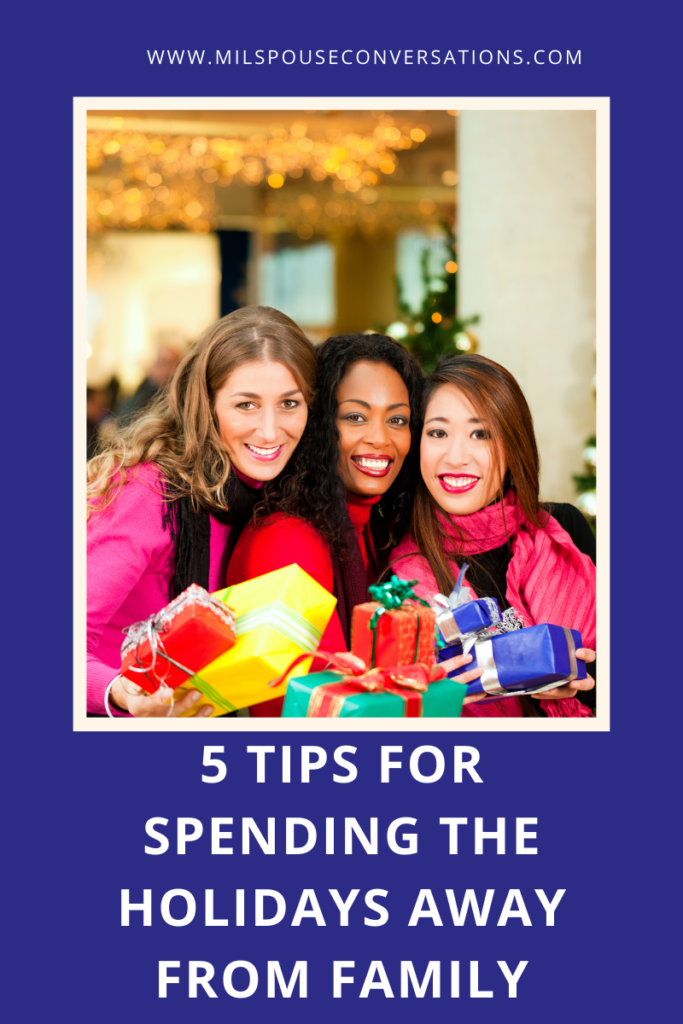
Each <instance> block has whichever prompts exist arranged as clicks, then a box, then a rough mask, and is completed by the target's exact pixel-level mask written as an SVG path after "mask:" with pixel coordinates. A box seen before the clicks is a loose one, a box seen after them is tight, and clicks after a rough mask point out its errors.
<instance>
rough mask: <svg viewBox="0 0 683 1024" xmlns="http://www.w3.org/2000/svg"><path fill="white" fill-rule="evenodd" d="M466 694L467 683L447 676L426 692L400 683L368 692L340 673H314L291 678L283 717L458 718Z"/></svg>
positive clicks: (430, 686) (433, 684)
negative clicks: (399, 684) (404, 686)
mask: <svg viewBox="0 0 683 1024" xmlns="http://www.w3.org/2000/svg"><path fill="white" fill-rule="evenodd" d="M397 691H400V692H397ZM466 694H467V686H466V685H465V684H464V683H458V682H456V681H455V680H454V679H448V678H446V679H439V680H438V681H437V682H434V683H430V684H429V686H428V688H427V689H425V690H424V692H420V691H417V690H414V689H409V688H403V687H401V686H394V687H391V688H387V689H376V690H373V691H369V690H367V689H363V688H362V685H361V684H359V683H357V682H354V681H353V679H352V677H349V676H345V675H343V674H342V673H341V672H333V671H326V672H313V673H312V674H311V675H307V676H299V677H297V678H295V679H290V680H289V683H288V684H287V693H286V694H285V704H284V707H283V709H282V717H283V718H420V717H423V718H459V717H460V714H461V712H462V703H463V700H464V699H465V696H466Z"/></svg>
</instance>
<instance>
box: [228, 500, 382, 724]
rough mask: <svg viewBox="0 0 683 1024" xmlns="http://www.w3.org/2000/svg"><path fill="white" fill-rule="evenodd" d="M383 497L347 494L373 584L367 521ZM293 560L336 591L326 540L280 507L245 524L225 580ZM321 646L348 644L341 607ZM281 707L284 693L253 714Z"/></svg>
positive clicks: (260, 572) (273, 713) (338, 647)
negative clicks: (256, 522)
mask: <svg viewBox="0 0 683 1024" xmlns="http://www.w3.org/2000/svg"><path fill="white" fill-rule="evenodd" d="M379 499H380V495H373V496H372V497H367V498H366V497H362V496H361V495H358V494H350V493H348V492H347V495H346V507H347V509H348V511H349V518H350V520H351V523H352V525H353V528H354V530H355V533H356V537H357V538H358V544H359V547H360V550H361V554H362V556H363V563H364V565H365V570H366V573H367V578H368V584H371V583H374V582H375V580H376V578H377V570H376V567H375V557H374V551H373V549H372V539H371V537H370V531H369V530H368V529H366V527H367V526H368V523H369V521H370V512H371V511H372V506H373V505H375V504H376V503H377V502H378V501H379ZM293 562H296V564H297V565H298V566H300V567H301V568H302V569H304V570H305V571H306V572H307V573H308V574H309V576H312V577H313V579H314V580H317V581H318V583H320V585H321V586H323V587H324V588H325V590H329V592H330V593H333V591H334V580H333V576H332V559H331V557H330V549H329V547H328V545H327V541H325V540H324V539H323V537H322V536H321V535H320V534H319V533H318V531H317V530H316V529H315V527H313V526H311V524H310V523H307V522H305V521H304V520H303V519H298V518H296V517H295V516H288V515H285V514H284V513H281V512H278V513H276V514H275V515H273V516H270V518H269V519H268V520H267V521H266V522H265V523H263V524H262V525H259V526H254V525H253V523H249V525H248V526H246V527H245V528H244V530H243V531H242V534H241V536H240V538H239V540H238V541H237V544H236V545H235V550H234V552H233V554H232V558H231V559H230V565H229V566H228V576H227V581H226V585H227V586H229V587H231V586H234V584H235V583H242V582H244V580H251V579H254V577H255V576H263V575H264V573H267V572H273V571H274V570H275V569H282V568H283V567H284V566H286V565H291V564H292V563H293ZM320 646H321V647H323V648H324V649H325V650H328V651H345V650H346V641H345V640H344V634H343V633H342V628H341V624H340V622H339V616H338V615H337V613H336V611H335V612H334V613H333V615H332V618H331V619H330V622H329V624H328V626H327V629H326V630H325V633H324V634H323V638H322V641H321V644H320ZM281 708H282V698H281V697H280V698H278V699H277V700H272V701H270V700H269V701H265V702H264V703H263V704H256V705H255V706H254V707H252V708H251V709H250V714H251V716H252V717H273V716H277V715H279V714H280V710H281Z"/></svg>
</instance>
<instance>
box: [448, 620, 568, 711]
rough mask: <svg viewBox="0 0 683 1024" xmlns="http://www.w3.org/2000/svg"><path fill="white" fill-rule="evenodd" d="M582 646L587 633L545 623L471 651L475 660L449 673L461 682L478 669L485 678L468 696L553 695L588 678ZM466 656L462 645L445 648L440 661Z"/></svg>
mask: <svg viewBox="0 0 683 1024" xmlns="http://www.w3.org/2000/svg"><path fill="white" fill-rule="evenodd" d="M578 647H581V634H580V633H579V631H578V630H576V629H567V628H566V627H564V626H553V625H550V624H548V623H545V624H543V625H540V626H529V627H528V628H527V629H516V630H513V631H512V632H510V633H498V634H494V635H493V636H490V637H488V638H487V639H482V640H480V641H479V642H477V643H475V644H474V645H473V646H472V647H470V648H469V652H468V653H469V654H471V655H472V661H471V662H469V664H467V665H463V666H462V668H458V669H455V670H454V671H453V672H449V676H450V677H451V678H457V676H459V675H460V674H461V673H463V672H469V671H471V670H472V669H473V668H483V670H484V671H483V674H482V675H481V676H480V677H479V679H475V680H474V682H472V683H470V684H469V686H468V688H467V693H468V695H469V694H474V693H487V694H489V695H490V697H492V698H495V699H500V698H501V697H515V696H516V697H519V696H522V695H523V694H526V693H538V692H539V691H540V690H544V689H545V690H549V689H552V688H553V687H554V686H557V685H558V684H561V683H562V682H564V681H567V680H569V679H585V678H586V665H585V662H583V661H579V660H578V659H577V657H576V650H577V648H578ZM457 654H462V646H461V645H460V644H452V645H451V646H450V647H444V648H442V650H440V651H439V653H438V658H439V661H446V660H447V659H448V658H453V657H455V655H457Z"/></svg>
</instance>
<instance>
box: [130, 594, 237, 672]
mask: <svg viewBox="0 0 683 1024" xmlns="http://www.w3.org/2000/svg"><path fill="white" fill-rule="evenodd" d="M188 604H200V605H203V606H204V607H206V608H210V609H211V610H212V611H213V612H214V613H216V614H217V616H218V618H219V619H220V620H221V621H222V622H223V623H224V624H225V625H232V626H233V629H234V626H235V616H234V613H233V611H232V609H231V608H228V606H227V605H225V604H223V603H222V602H221V601H218V600H216V598H215V597H212V596H211V594H209V593H208V591H206V590H204V588H203V587H200V586H198V584H196V583H192V584H191V585H190V586H189V587H188V588H187V590H184V591H183V592H182V594H179V595H178V597H176V598H175V599H174V600H173V601H171V603H170V604H169V605H167V606H166V607H165V608H162V610H161V611H160V612H158V613H157V614H156V615H151V616H150V617H149V618H148V619H145V620H144V621H142V622H134V623H133V625H132V626H127V627H126V628H125V629H124V630H123V632H124V633H125V634H126V639H125V640H124V641H123V644H122V646H121V657H122V658H123V657H124V655H126V654H129V653H130V652H131V650H134V657H135V659H136V661H137V663H138V664H137V666H136V665H131V666H130V667H129V668H128V669H127V670H126V671H128V672H137V673H141V674H142V675H147V673H148V672H149V673H151V674H152V675H153V676H154V677H155V678H156V679H157V680H158V681H159V683H160V684H163V683H165V682H166V678H167V676H168V673H169V671H170V667H171V665H173V666H174V667H175V668H177V669H180V671H181V672H184V673H185V674H186V675H187V677H188V678H192V676H194V675H195V672H194V671H193V670H192V669H189V668H187V666H186V665H181V663H180V662H179V661H176V660H175V658H172V657H171V656H170V654H168V652H167V651H166V650H165V648H164V642H163V640H162V639H161V634H162V633H168V631H169V629H170V628H171V623H172V620H173V619H174V618H175V616H176V615H178V614H179V613H180V612H181V611H182V610H183V609H184V608H185V607H186V606H187V605H188ZM145 640H147V641H148V642H149V646H150V651H151V654H152V660H151V662H150V664H149V665H147V666H143V665H142V664H141V663H140V659H139V657H138V653H137V652H138V649H139V647H140V645H141V644H142V643H144V641H145ZM157 656H159V657H161V658H163V659H164V661H165V662H166V663H167V665H166V671H165V673H164V674H163V675H161V674H160V673H158V672H157V671H156V663H157ZM126 692H127V691H126Z"/></svg>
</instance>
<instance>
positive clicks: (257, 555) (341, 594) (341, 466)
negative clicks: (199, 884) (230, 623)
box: [227, 334, 422, 715]
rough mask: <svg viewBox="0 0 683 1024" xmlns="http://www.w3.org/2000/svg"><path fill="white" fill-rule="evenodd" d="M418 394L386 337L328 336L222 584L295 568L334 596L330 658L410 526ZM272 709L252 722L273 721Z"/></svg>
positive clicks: (413, 370) (408, 363)
mask: <svg viewBox="0 0 683 1024" xmlns="http://www.w3.org/2000/svg"><path fill="white" fill-rule="evenodd" d="M421 391H422V370H421V369H420V365H419V363H418V362H417V360H416V359H415V358H414V357H413V356H412V355H411V354H410V353H409V352H408V351H407V350H406V349H405V348H404V347H403V346H402V345H400V344H399V343H398V342H397V341H394V340H393V339H392V338H388V337H385V336H384V335H381V334H370V335H367V334H349V335H337V336H335V337H332V338H328V340H327V341H326V342H324V344H323V345H321V347H320V349H319V350H318V373H317V377H316V393H315V398H314V400H313V404H312V406H311V409H310V414H309V420H308V426H307V428H306V431H305V433H304V436H303V438H302V440H301V443H300V446H299V449H298V451H297V452H296V453H295V455H294V457H293V459H292V463H291V465H290V467H289V469H288V471H287V473H286V474H285V475H284V476H283V477H281V478H280V479H279V480H277V481H275V482H274V483H273V484H270V485H268V487H267V488H266V491H265V496H264V502H263V505H262V506H261V510H260V517H259V521H257V523H256V524H250V525H249V526H247V528H246V529H245V530H244V531H243V532H242V535H241V537H240V539H239V541H238V543H237V546H236V547H235V551H234V553H233V556H232V559H231V561H230V565H229V567H228V576H227V583H228V586H231V585H233V584H235V583H240V582H242V581H243V580H247V579H253V577H255V576H260V575H262V574H263V573H266V572H272V571H273V570H275V569H279V568H282V567H283V566H285V565H291V564H292V563H293V562H296V563H297V565H299V566H300V567H301V568H302V569H304V570H305V571H306V572H307V573H309V575H311V576H312V577H313V578H314V579H316V580H317V581H318V582H319V583H320V584H321V585H322V586H323V587H325V589H326V590H328V591H330V592H331V593H333V594H334V595H335V597H336V598H337V609H336V611H335V613H334V615H333V617H332V619H331V621H330V624H329V626H328V627H327V630H326V632H325V634H324V636H323V639H322V643H321V647H323V648H325V649H327V650H333V651H343V650H347V649H348V647H349V643H350V628H351V615H352V610H353V607H354V605H356V604H360V603H362V602H363V601H366V600H367V599H368V593H367V588H368V584H370V583H374V582H375V580H376V579H377V577H378V576H379V574H380V573H381V571H382V569H383V568H384V567H385V565H386V563H387V562H388V558H389V554H390V551H391V548H392V547H393V546H394V545H395V544H397V543H398V541H399V540H400V539H401V536H402V535H403V533H404V532H405V531H406V530H407V528H408V525H409V522H410V513H411V506H412V495H413V492H414V488H415V482H416V472H417V452H418V447H419V435H420V430H419V423H418V415H417V411H418V410H419V407H420V399H421ZM257 514H258V513H257ZM274 705H275V701H268V702H267V704H261V705H258V707H256V708H253V709H252V714H254V713H256V714H259V713H261V714H264V715H272V714H277V713H279V710H276V709H275V708H274Z"/></svg>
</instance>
